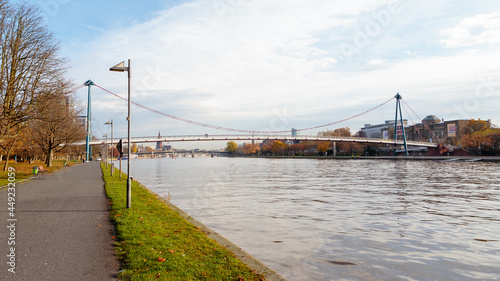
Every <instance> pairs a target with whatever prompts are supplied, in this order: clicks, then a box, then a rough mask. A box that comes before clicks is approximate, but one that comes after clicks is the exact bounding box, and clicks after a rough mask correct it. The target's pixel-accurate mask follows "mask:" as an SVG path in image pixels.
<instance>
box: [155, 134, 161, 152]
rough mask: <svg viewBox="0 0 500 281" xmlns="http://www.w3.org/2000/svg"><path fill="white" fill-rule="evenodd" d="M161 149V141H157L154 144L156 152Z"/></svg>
mask: <svg viewBox="0 0 500 281" xmlns="http://www.w3.org/2000/svg"><path fill="white" fill-rule="evenodd" d="M158 138H161V135H160V132H158ZM162 148H163V144H162V143H161V141H157V142H156V150H162Z"/></svg>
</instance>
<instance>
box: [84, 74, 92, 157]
mask: <svg viewBox="0 0 500 281" xmlns="http://www.w3.org/2000/svg"><path fill="white" fill-rule="evenodd" d="M83 85H84V86H87V87H89V91H88V97H87V136H86V138H85V162H88V161H89V160H90V158H92V146H90V142H91V141H92V126H91V122H92V116H91V114H92V109H91V105H92V103H91V100H90V98H91V95H90V87H91V86H92V85H94V82H92V80H90V79H89V80H87V81H86V82H85V83H83Z"/></svg>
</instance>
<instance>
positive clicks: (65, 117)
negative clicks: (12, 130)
mask: <svg viewBox="0 0 500 281" xmlns="http://www.w3.org/2000/svg"><path fill="white" fill-rule="evenodd" d="M53 91H54V93H55V94H56V95H57V96H58V97H59V98H58V99H49V100H50V101H51V104H48V105H46V106H45V107H43V110H41V111H40V115H41V116H43V118H37V119H35V120H33V122H30V125H29V129H30V132H31V137H32V138H33V140H34V141H35V142H36V143H37V144H38V145H39V146H40V148H41V149H42V151H43V153H44V154H45V156H46V157H45V159H46V160H45V163H46V164H47V166H48V167H52V159H53V156H54V153H56V152H58V151H60V150H62V149H64V148H65V147H66V146H68V145H71V144H72V143H74V142H75V141H77V140H81V139H83V138H84V136H85V126H84V125H85V124H83V123H81V122H79V120H78V113H79V110H77V109H76V108H75V107H74V102H73V97H72V96H71V93H70V92H69V91H70V87H69V83H67V82H66V83H63V82H61V83H60V84H59V85H57V87H56V88H54V89H53ZM52 95H53V93H52Z"/></svg>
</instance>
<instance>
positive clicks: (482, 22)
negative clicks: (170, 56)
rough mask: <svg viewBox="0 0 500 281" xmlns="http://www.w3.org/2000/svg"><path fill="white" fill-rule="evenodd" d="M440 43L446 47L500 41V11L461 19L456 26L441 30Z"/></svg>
mask: <svg viewBox="0 0 500 281" xmlns="http://www.w3.org/2000/svg"><path fill="white" fill-rule="evenodd" d="M440 33H441V35H442V36H443V37H444V39H442V40H441V42H440V43H441V44H443V45H445V46H446V47H448V48H459V47H469V46H475V45H480V44H491V43H497V42H500V12H493V13H489V14H480V15H475V16H473V17H468V18H465V19H463V20H462V21H461V22H460V23H459V24H458V25H457V26H455V27H453V28H447V29H444V30H442V31H441V32H440Z"/></svg>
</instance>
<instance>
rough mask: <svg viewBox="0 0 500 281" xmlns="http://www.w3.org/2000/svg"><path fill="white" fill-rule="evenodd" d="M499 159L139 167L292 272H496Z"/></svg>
mask: <svg viewBox="0 0 500 281" xmlns="http://www.w3.org/2000/svg"><path fill="white" fill-rule="evenodd" d="M498 168H499V165H498V164H497V163H482V162H438V161H389V160H387V161H386V160H377V161H374V160H358V159H354V160H307V159H246V158H194V159H192V158H178V159H170V158H168V159H138V160H134V161H132V171H133V172H132V175H133V176H134V177H135V178H137V179H138V180H139V181H141V182H142V183H144V184H145V185H146V186H148V187H149V188H151V189H152V190H154V191H156V192H157V193H159V194H160V195H162V196H163V195H166V194H168V193H170V194H171V197H172V199H171V201H172V203H174V204H175V205H177V206H178V207H180V208H181V209H183V210H184V211H186V212H187V213H189V214H190V215H191V216H193V217H195V218H196V219H198V220H200V221H201V222H203V223H204V224H206V225H207V226H209V227H211V228H213V229H214V230H215V231H217V232H218V233H220V234H221V235H223V236H225V237H226V238H228V239H229V240H231V241H232V242H234V243H235V244H237V245H238V246H240V247H241V248H243V249H244V250H245V251H247V252H249V253H250V254H252V255H253V256H255V257H256V258H257V259H259V260H260V261H262V262H264V263H265V264H267V265H268V266H270V267H271V268H273V269H275V270H276V271H277V272H279V273H280V274H281V275H283V276H284V277H285V278H287V279H290V280H473V279H475V280H498V279H499V278H500V277H499V276H500V266H499V265H500V250H499V249H500V241H499V240H500V234H499V233H500V213H499V211H500V194H499V193H500V171H499V169H498Z"/></svg>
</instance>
